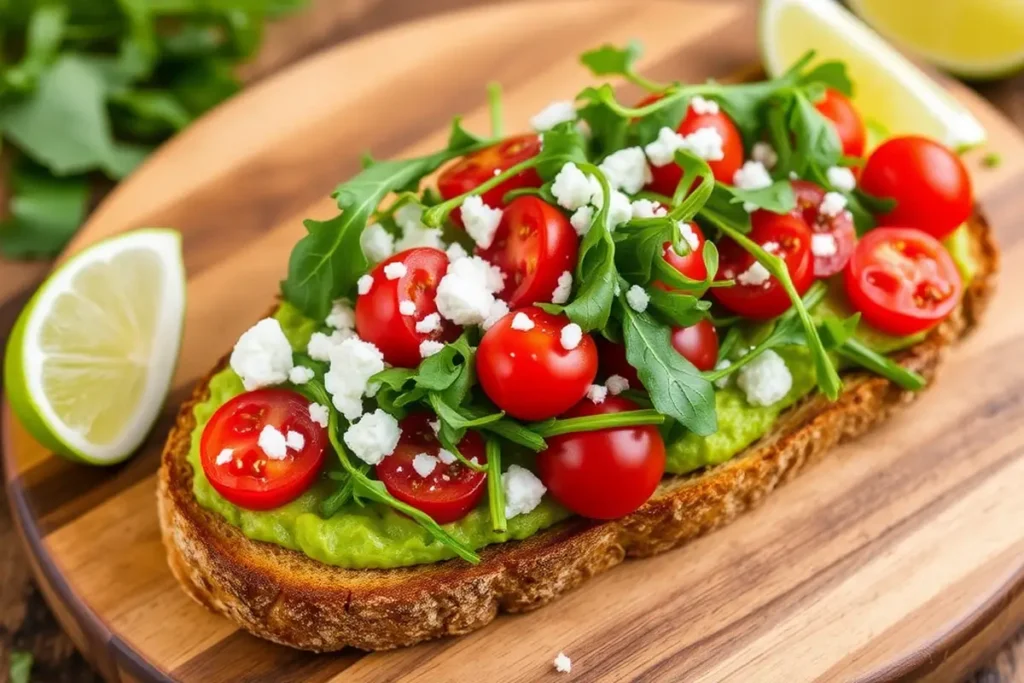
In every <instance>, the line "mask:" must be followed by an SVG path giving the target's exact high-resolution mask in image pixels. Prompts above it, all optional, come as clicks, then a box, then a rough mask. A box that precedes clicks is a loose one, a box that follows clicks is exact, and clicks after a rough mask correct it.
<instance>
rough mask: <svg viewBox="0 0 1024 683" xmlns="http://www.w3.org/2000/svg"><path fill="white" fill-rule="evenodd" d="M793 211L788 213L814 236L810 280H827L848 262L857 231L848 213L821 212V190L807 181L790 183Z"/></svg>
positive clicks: (822, 190)
mask: <svg viewBox="0 0 1024 683" xmlns="http://www.w3.org/2000/svg"><path fill="white" fill-rule="evenodd" d="M793 193H794V194H795V195H796V208H795V209H793V211H792V214H793V215H794V216H796V217H797V218H801V219H803V221H804V222H805V223H807V226H808V227H809V228H810V229H811V232H813V233H814V234H813V235H812V237H811V254H812V255H813V256H814V277H819V278H821V277H831V276H832V275H835V274H836V273H838V272H839V271H841V270H842V269H843V268H845V267H846V264H847V263H848V262H849V260H850V257H851V256H853V249H854V247H855V246H856V245H857V231H856V229H855V228H854V225H853V216H851V215H850V212H849V211H841V212H840V213H838V214H836V215H834V216H827V215H825V214H823V213H821V210H820V208H821V202H822V200H824V199H825V190H824V189H823V188H822V187H820V186H819V185H816V184H815V183H812V182H811V181H809V180H794V181H793Z"/></svg>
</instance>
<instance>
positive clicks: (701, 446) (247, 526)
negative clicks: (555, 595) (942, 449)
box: [188, 228, 975, 569]
mask: <svg viewBox="0 0 1024 683" xmlns="http://www.w3.org/2000/svg"><path fill="white" fill-rule="evenodd" d="M946 246H947V247H948V248H949V251H950V254H951V255H952V256H953V258H954V260H955V261H956V262H957V265H958V267H959V268H960V269H961V272H962V273H963V275H964V279H965V281H967V280H969V279H970V277H971V275H972V273H973V272H974V270H975V264H974V263H973V262H972V259H971V255H970V252H969V248H970V241H969V236H968V235H967V232H966V230H965V229H963V228H961V229H960V230H958V231H957V232H955V233H954V234H953V235H952V236H951V237H950V238H949V239H948V240H947V242H946ZM831 289H832V292H831V293H830V295H829V298H827V299H826V300H825V301H824V302H822V303H821V304H820V305H819V309H818V310H816V311H815V313H818V312H819V311H820V310H828V311H829V312H835V313H840V314H842V313H844V312H845V314H847V315H848V314H849V310H848V307H847V305H846V303H845V301H843V300H842V298H841V295H839V294H836V291H838V290H841V288H839V287H832V288H831ZM275 317H276V318H277V319H278V320H279V321H280V323H281V327H282V328H283V329H284V332H285V334H286V335H287V336H288V340H289V341H290V342H291V344H292V347H293V348H295V349H296V350H302V349H304V348H305V346H306V344H307V342H308V341H309V337H310V335H311V334H312V333H313V332H314V331H315V329H316V325H315V323H314V322H313V321H311V320H310V319H308V318H306V317H304V316H303V315H302V314H300V313H299V312H298V311H297V310H296V309H295V308H294V307H292V306H291V305H289V304H288V303H283V304H282V305H281V307H280V308H279V309H278V311H277V313H275ZM858 336H860V337H861V339H862V340H863V341H864V342H866V343H868V344H870V345H871V346H872V347H873V348H875V349H876V350H878V351H883V352H891V351H895V350H897V349H900V348H905V347H907V346H910V345H912V344H914V343H916V342H917V341H919V340H920V336H915V337H903V338H897V337H890V336H888V335H884V334H881V333H879V332H876V331H873V330H870V329H866V328H865V326H864V325H862V326H861V330H860V331H858ZM780 355H782V356H783V358H784V359H785V361H786V364H787V366H789V369H790V372H791V373H792V375H793V388H792V389H791V390H790V392H789V395H788V396H786V398H785V399H783V400H782V401H780V402H778V403H776V404H774V405H772V406H769V407H754V406H750V405H748V404H747V402H746V398H745V397H744V394H743V392H742V391H740V390H739V389H737V388H735V386H729V387H726V388H724V389H720V390H718V391H716V404H717V410H718V431H717V432H716V433H715V434H712V435H711V436H709V437H698V436H696V435H694V434H686V435H684V436H683V437H681V438H679V439H677V440H676V441H674V442H671V443H667V444H666V447H667V456H668V457H667V463H666V470H667V471H668V472H669V473H671V474H683V473H686V472H692V471H694V470H697V469H700V468H702V467H705V466H708V465H715V464H719V463H722V462H725V461H726V460H728V459H729V458H731V457H732V456H734V455H736V454H737V453H738V452H740V451H742V450H743V449H744V448H746V447H747V446H749V445H750V444H752V443H753V442H754V441H756V440H757V439H758V438H760V437H761V436H762V435H763V434H765V433H766V432H767V431H768V430H769V429H770V428H771V426H772V424H773V423H774V422H775V420H776V418H777V417H778V415H779V414H780V413H781V412H782V411H783V410H785V409H786V408H787V407H789V406H791V405H792V404H793V403H794V402H796V401H797V400H798V399H800V398H801V397H803V396H804V395H806V394H807V393H809V392H810V391H811V390H812V389H813V388H814V386H815V377H814V368H813V367H812V365H811V363H810V362H809V361H808V358H807V355H806V353H805V351H804V349H802V348H800V347H792V348H789V349H784V350H782V351H780ZM242 391H243V388H242V382H241V381H240V380H239V378H238V376H237V375H235V373H234V372H233V371H232V370H231V369H225V370H223V371H221V372H220V373H218V374H217V375H216V376H214V377H213V379H212V380H211V381H210V395H209V397H208V398H207V399H206V400H205V401H203V402H201V403H199V404H197V405H196V407H195V409H194V414H195V418H196V427H195V430H194V431H193V433H192V444H191V448H190V450H189V454H188V460H189V463H190V464H191V465H192V469H193V472H194V479H193V491H194V493H195V496H196V500H197V501H198V503H199V504H200V505H201V506H203V507H204V508H206V509H208V510H212V511H213V512H216V513H217V514H219V515H220V516H222V517H223V518H224V519H225V520H226V521H227V522H228V523H230V524H232V525H234V526H236V527H238V528H239V529H241V531H242V533H244V534H245V535H246V536H247V537H249V538H251V539H254V540H258V541H266V542H268V543H275V544H277V545H280V546H284V547H286V548H291V549H292V550H297V551H300V552H302V553H305V554H306V555H308V556H309V557H311V558H313V559H315V560H318V561H320V562H324V563H325V564H331V565H337V566H340V567H349V568H357V569H363V568H391V567H402V566H408V565H415V564H425V563H429V562H437V561H440V560H445V559H449V558H451V557H454V556H455V555H454V553H453V552H452V551H451V550H450V549H449V548H447V547H446V546H444V545H442V544H440V543H438V542H436V541H434V540H433V539H432V538H431V536H430V535H429V534H428V533H426V532H425V531H424V530H423V528H422V527H420V525H419V524H417V523H416V522H414V521H413V520H411V519H409V518H407V517H405V516H403V515H401V514H399V513H397V512H395V511H394V510H392V509H391V508H388V507H386V506H384V505H380V504H375V503H367V504H366V505H363V506H360V505H358V504H355V503H349V504H348V505H347V506H346V507H344V508H342V510H341V511H340V512H338V513H337V514H335V515H334V516H332V517H331V518H329V519H323V518H322V517H321V516H320V514H319V511H318V510H319V503H320V502H321V501H322V500H324V499H325V498H326V497H327V496H328V495H329V494H330V493H331V491H332V490H333V488H334V483H333V482H331V481H329V480H327V479H326V478H323V479H321V480H320V481H319V482H318V483H317V484H315V485H314V486H313V487H312V488H310V490H308V491H306V493H304V494H303V495H301V496H300V497H299V498H297V499H295V500H294V501H292V502H291V503H288V504H287V505H284V506H282V507H280V508H277V509H275V510H271V511H266V512H256V511H252V510H245V509H242V508H239V507H238V506H236V505H233V504H232V503H229V502H228V501H227V500H225V499H224V498H223V497H221V495H220V494H218V493H217V492H216V491H215V490H214V489H213V487H212V486H211V485H210V482H209V481H208V480H207V478H206V475H205V474H204V473H203V469H202V466H201V465H200V463H199V439H200V436H201V435H202V432H203V428H204V427H205V426H206V423H207V422H208V421H209V419H210V417H211V416H212V415H213V413H214V412H215V411H216V410H217V408H218V407H220V406H221V405H223V404H224V403H225V402H227V401H228V400H229V399H231V398H232V397H234V396H237V395H238V394H241V393H242ZM568 516H569V512H568V511H566V510H565V509H564V508H562V507H561V506H559V505H558V504H557V503H556V502H554V501H553V500H552V499H551V497H550V496H546V497H545V498H544V500H543V502H542V503H541V504H540V505H539V506H537V508H535V509H534V510H533V511H532V512H530V513H528V514H525V515H519V516H516V517H514V518H512V519H510V520H508V532H507V533H504V534H499V533H495V532H494V531H493V530H492V529H491V522H490V518H489V515H488V511H487V503H486V499H485V501H484V502H483V503H482V504H481V506H480V507H478V508H477V509H475V510H473V511H472V512H470V513H469V514H468V515H467V516H465V517H463V518H462V519H460V520H459V521H457V522H454V523H452V524H447V525H445V528H446V529H447V530H448V532H449V533H451V534H452V535H453V536H454V537H456V538H457V539H458V540H460V541H462V542H463V543H465V544H466V545H468V546H469V547H471V548H473V549H479V548H482V547H484V546H487V545H491V544H494V543H502V542H504V541H508V540H517V539H523V538H527V537H529V536H532V535H533V534H535V533H537V532H538V531H540V530H542V529H545V528H547V527H550V526H552V525H554V524H556V523H557V522H559V521H561V520H563V519H565V518H567V517H568Z"/></svg>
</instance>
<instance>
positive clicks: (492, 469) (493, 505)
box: [486, 439, 508, 534]
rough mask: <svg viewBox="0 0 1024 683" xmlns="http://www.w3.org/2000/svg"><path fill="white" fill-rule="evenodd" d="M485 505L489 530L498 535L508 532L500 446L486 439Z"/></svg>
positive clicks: (494, 441) (492, 440)
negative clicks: (488, 512)
mask: <svg viewBox="0 0 1024 683" xmlns="http://www.w3.org/2000/svg"><path fill="white" fill-rule="evenodd" d="M486 443H487V499H488V500H487V503H488V507H489V508H490V511H491V528H492V529H494V531H496V532H497V533H499V534H503V533H505V532H506V531H508V520H506V519H505V489H504V488H503V487H502V485H501V444H499V443H498V442H497V441H496V440H494V439H487V441H486Z"/></svg>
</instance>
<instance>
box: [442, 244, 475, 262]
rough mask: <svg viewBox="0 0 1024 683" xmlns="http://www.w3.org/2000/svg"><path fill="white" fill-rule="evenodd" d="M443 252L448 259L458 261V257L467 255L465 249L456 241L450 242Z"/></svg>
mask: <svg viewBox="0 0 1024 683" xmlns="http://www.w3.org/2000/svg"><path fill="white" fill-rule="evenodd" d="M444 253H445V256H447V257H448V261H458V260H459V259H460V258H466V257H467V256H469V254H468V253H467V252H466V249H465V248H464V247H463V246H462V245H461V244H459V243H458V242H452V243H451V244H449V245H448V248H447V249H445V251H444Z"/></svg>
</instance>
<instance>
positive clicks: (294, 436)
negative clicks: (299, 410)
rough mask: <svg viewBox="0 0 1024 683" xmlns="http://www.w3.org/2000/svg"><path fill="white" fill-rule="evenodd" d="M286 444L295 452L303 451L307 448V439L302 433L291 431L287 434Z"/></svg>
mask: <svg viewBox="0 0 1024 683" xmlns="http://www.w3.org/2000/svg"><path fill="white" fill-rule="evenodd" d="M284 443H285V445H286V446H288V448H290V449H292V450H293V451H301V450H302V449H303V448H305V447H306V437H304V436H303V435H302V432H297V431H295V430H294V429H289V430H288V433H287V434H285V437H284Z"/></svg>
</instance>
